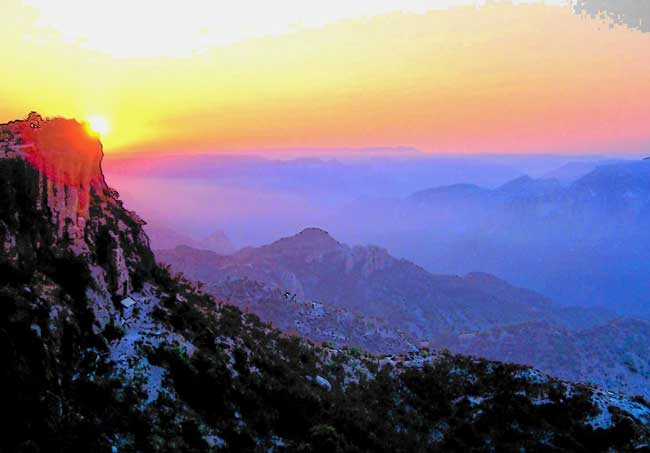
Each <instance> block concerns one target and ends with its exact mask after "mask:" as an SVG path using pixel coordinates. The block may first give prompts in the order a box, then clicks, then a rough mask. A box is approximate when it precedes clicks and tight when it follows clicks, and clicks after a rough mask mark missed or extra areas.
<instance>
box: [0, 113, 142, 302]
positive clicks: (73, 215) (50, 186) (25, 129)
mask: <svg viewBox="0 0 650 453" xmlns="http://www.w3.org/2000/svg"><path fill="white" fill-rule="evenodd" d="M102 157H103V152H102V146H101V143H100V142H99V139H98V138H97V137H96V136H93V135H92V133H90V132H89V131H88V129H87V128H86V127H85V126H84V125H83V124H81V123H79V122H77V121H74V120H67V119H62V118H55V119H47V120H45V119H43V118H42V117H41V116H40V115H38V114H37V113H31V114H30V115H29V116H28V117H27V119H26V120H22V121H13V122H11V123H7V124H2V125H0V170H1V171H2V176H3V178H2V180H1V181H0V188H1V190H2V192H1V194H2V201H0V203H1V206H0V240H1V241H2V249H3V251H4V255H5V256H3V259H4V261H11V262H13V263H15V264H17V265H18V266H19V267H21V266H22V267H25V266H24V265H25V264H28V263H34V262H35V260H37V258H38V257H39V256H42V255H44V254H50V253H52V252H53V253H54V255H56V256H58V257H61V256H64V255H65V256H68V255H70V256H74V257H77V258H79V259H87V260H88V262H90V263H91V271H92V276H93V278H94V279H95V280H97V281H96V283H97V287H98V288H100V289H102V290H103V291H105V292H106V291H107V292H110V293H112V294H115V295H126V294H128V293H130V292H131V291H133V290H134V289H137V287H138V286H139V285H140V282H139V281H138V280H141V276H138V275H137V274H138V272H139V271H140V268H141V267H142V261H143V258H144V259H145V261H148V262H149V264H148V265H149V266H150V263H152V257H151V254H150V252H149V249H148V240H147V238H146V236H145V235H144V233H143V231H142V225H143V224H144V222H142V221H141V220H140V219H139V218H138V217H137V216H136V215H135V214H133V213H131V212H128V211H126V210H125V209H123V207H122V204H121V202H120V201H119V199H118V194H117V192H116V191H115V190H113V189H111V188H109V187H108V186H107V184H106V182H105V181H104V177H103V174H102V170H101V160H102ZM37 220H44V222H38V221H37ZM44 226H45V227H44ZM16 230H18V231H20V232H21V233H23V234H21V238H20V240H19V238H17V237H16V235H15V234H14V233H13V232H14V231H16ZM1 262H2V261H0V263H1ZM32 267H33V266H32ZM24 271H25V272H26V273H28V274H29V273H30V272H33V269H30V268H29V266H27V268H25V269H24Z"/></svg>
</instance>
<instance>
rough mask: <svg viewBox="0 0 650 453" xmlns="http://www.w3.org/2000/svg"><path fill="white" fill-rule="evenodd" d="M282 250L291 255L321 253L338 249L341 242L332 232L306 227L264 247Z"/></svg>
mask: <svg viewBox="0 0 650 453" xmlns="http://www.w3.org/2000/svg"><path fill="white" fill-rule="evenodd" d="M267 247H268V248H269V249H270V250H273V251H281V252H282V253H284V254H286V253H289V254H291V255H305V254H306V255H308V256H311V255H313V254H316V255H320V254H323V253H327V252H329V251H333V250H336V249H338V248H340V247H342V246H341V244H340V243H339V242H338V241H337V240H336V239H334V238H333V237H332V236H330V234H329V233H328V232H327V231H325V230H321V229H320V228H305V229H304V230H302V231H301V232H300V233H298V234H296V235H294V236H289V237H285V238H282V239H280V240H277V241H275V242H274V243H272V244H270V245H268V246H265V247H263V248H267Z"/></svg>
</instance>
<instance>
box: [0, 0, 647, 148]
mask: <svg viewBox="0 0 650 453" xmlns="http://www.w3.org/2000/svg"><path fill="white" fill-rule="evenodd" d="M483 3H484V2H482V4H480V5H476V4H475V2H473V1H470V0H446V1H435V0H415V1H409V2H406V1H404V2H399V1H390V0H356V1H354V2H351V1H343V0H335V1H328V2H309V1H304V0H302V1H298V0H277V1H274V2H269V1H252V0H248V1H238V2H215V1H212V0H184V1H182V2H181V1H171V0H170V1H161V0H158V1H149V0H141V1H134V0H128V1H127V0H114V1H112V2H105V1H102V0H61V1H56V2H52V1H51V0H23V1H21V0H3V1H2V2H1V3H0V17H2V18H3V20H2V27H0V37H1V39H2V44H1V45H0V122H5V121H9V120H12V119H15V118H23V117H25V116H26V114H27V113H28V112H29V111H30V110H37V111H39V112H40V113H42V114H43V115H47V116H65V117H76V118H80V119H90V118H92V119H93V121H95V123H96V124H100V123H101V124H102V126H101V127H102V128H103V130H104V131H105V132H104V134H103V142H104V144H105V149H106V151H107V152H109V153H119V152H142V151H152V152H159V151H183V152H198V151H201V152H204V151H241V152H244V151H249V150H264V149H273V148H301V147H304V148H314V147H375V146H382V147H384V146H413V147H417V148H418V149H421V150H423V151H427V152H490V153H494V152H509V153H512V152H522V153H525V152H570V153H579V152H585V153H594V152H608V153H615V152H626V153H629V152H642V151H646V150H648V149H650V127H649V125H650V102H648V99H650V77H648V75H649V74H650V58H648V55H650V33H643V32H641V31H638V30H636V29H630V28H627V27H625V26H618V25H610V24H608V23H606V22H604V21H603V20H602V19H592V18H591V17H588V16H586V15H577V14H574V12H573V11H572V9H571V8H570V7H568V6H567V5H564V4H563V3H564V2H562V1H546V2H535V1H519V2H516V4H512V3H496V4H495V3H494V2H488V4H483Z"/></svg>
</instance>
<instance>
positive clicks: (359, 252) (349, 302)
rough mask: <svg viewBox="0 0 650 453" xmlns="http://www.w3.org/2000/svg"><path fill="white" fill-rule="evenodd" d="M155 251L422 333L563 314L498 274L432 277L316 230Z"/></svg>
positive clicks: (192, 266)
mask: <svg viewBox="0 0 650 453" xmlns="http://www.w3.org/2000/svg"><path fill="white" fill-rule="evenodd" d="M156 256H157V257H158V259H159V260H161V261H163V262H166V263H169V264H171V265H172V267H173V268H174V269H175V270H177V271H181V272H183V273H184V274H185V275H186V276H188V277H190V278H193V279H197V280H201V281H203V282H205V283H206V284H208V285H211V284H214V283H217V282H220V281H222V280H224V279H227V278H228V277H231V276H236V277H239V278H247V279H250V280H253V281H257V282H260V283H263V284H264V285H267V286H270V287H272V288H280V289H284V290H286V291H289V292H291V293H294V294H296V295H297V297H298V298H299V299H301V300H310V301H316V302H321V303H324V304H326V305H329V306H332V307H336V308H341V309H345V310H350V311H353V312H355V313H359V314H361V315H363V316H370V317H377V318H380V319H386V320H390V324H391V325H392V326H394V327H397V328H399V329H400V330H402V331H404V332H405V333H407V334H408V335H409V336H411V337H415V338H434V337H438V336H446V335H450V334H454V333H462V332H464V331H475V330H487V329H490V328H492V327H496V326H500V325H506V324H514V323H520V322H526V321H533V320H535V321H536V320H540V319H545V320H558V319H560V317H561V316H560V314H559V307H556V306H555V305H554V304H552V303H551V302H550V301H549V300H548V299H546V298H545V297H543V296H541V295H539V294H536V293H534V292H532V291H528V290H524V289H520V288H515V287H512V286H510V285H508V284H507V283H506V282H504V281H502V280H499V279H498V278H496V277H494V276H490V275H486V274H480V273H473V274H468V275H467V276H465V277H460V276H448V275H434V274H430V273H429V272H427V271H425V270H424V269H422V268H421V267H419V266H417V265H415V264H413V263H411V262H409V261H406V260H400V259H396V258H394V257H392V256H391V255H390V254H389V253H388V252H387V251H386V250H385V249H382V248H379V247H375V246H367V247H362V246H355V247H350V246H347V245H345V244H342V243H340V242H338V241H336V240H335V239H334V238H332V237H331V236H330V235H329V234H328V233H327V232H325V231H323V230H320V229H317V228H308V229H305V230H303V231H302V232H300V233H298V234H297V235H295V236H291V237H287V238H283V239H280V240H278V241H276V242H274V243H272V244H269V245H266V246H262V247H257V248H253V247H249V248H245V249H242V250H240V251H239V252H237V253H235V254H233V255H231V256H219V255H217V254H213V253H210V252H205V251H203V252H202V251H197V250H193V249H191V248H188V247H178V248H176V249H174V250H158V251H156Z"/></svg>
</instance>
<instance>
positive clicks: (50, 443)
mask: <svg viewBox="0 0 650 453" xmlns="http://www.w3.org/2000/svg"><path fill="white" fill-rule="evenodd" d="M101 158H102V151H101V144H100V143H99V141H98V140H97V138H96V137H92V136H90V135H89V134H88V132H87V128H86V127H84V125H83V124H80V123H78V122H76V121H72V120H63V119H52V120H48V119H43V118H41V117H38V116H37V115H35V114H34V115H30V117H29V118H28V119H27V120H24V121H16V122H12V123H8V124H3V125H0V194H2V196H0V242H1V243H2V248H1V250H2V254H1V255H0V268H1V270H2V272H0V338H2V342H0V360H1V363H2V367H0V398H1V399H2V402H3V408H4V409H5V412H6V413H7V414H9V415H10V416H9V417H7V420H6V421H5V422H4V430H3V435H2V437H1V438H0V449H1V450H2V451H55V452H58V451H61V452H62V451H93V450H97V451H119V452H135V451H170V450H173V451H217V450H229V451H268V450H273V451H276V450H287V451H391V452H392V451H424V450H435V449H442V450H446V451H467V450H485V449H497V450H512V449H521V448H537V449H545V448H556V449H565V450H585V451H594V450H606V449H619V450H620V449H633V448H636V447H640V446H642V445H643V443H644V442H645V439H647V436H649V435H650V431H649V429H648V422H650V407H649V406H648V405H647V403H645V402H644V401H642V400H639V399H637V400H634V401H633V400H630V399H627V398H625V397H623V396H621V395H618V394H612V393H608V392H605V391H603V390H600V389H597V388H593V387H589V386H585V385H579V384H571V383H567V382H563V381H559V380H557V379H554V378H551V377H549V376H546V375H544V374H542V373H540V372H537V371H535V370H532V369H530V368H527V367H522V366H517V365H507V364H500V363H497V362H489V361H485V360H478V359H471V358H467V357H462V356H454V355H451V354H448V353H432V354H431V353H427V352H426V351H419V352H415V353H412V354H407V355H399V356H395V357H385V358H381V357H378V356H373V355H369V354H367V353H364V352H363V351H356V350H347V349H341V348H335V347H331V346H324V347H321V346H315V345H313V344H311V343H309V342H307V341H305V340H303V339H300V338H299V337H296V336H295V335H287V334H283V333H281V332H279V331H277V330H274V329H272V328H271V327H270V326H269V325H267V324H264V323H262V322H260V320H259V319H258V318H257V317H256V316H254V315H249V314H244V313H242V312H241V311H240V310H238V309H237V308H235V307H233V306H230V305H227V304H223V303H219V302H217V301H215V299H213V298H211V297H209V296H207V295H205V294H204V293H202V292H201V291H200V290H199V289H198V288H197V287H196V286H194V285H193V284H191V283H190V282H188V281H184V280H182V279H178V278H174V277H172V276H171V275H170V274H169V273H168V272H167V271H166V269H165V268H164V267H160V266H158V265H157V264H156V263H155V262H154V260H153V255H152V252H151V250H150V249H149V246H148V239H147V237H146V235H145V234H144V233H143V223H144V222H143V221H142V220H140V219H139V218H138V217H137V216H136V215H135V214H133V213H131V212H129V211H127V210H126V209H125V208H124V207H123V206H122V203H121V202H120V200H119V196H118V194H117V192H116V191H115V190H113V189H111V188H109V187H108V186H107V185H106V183H105V182H104V179H103V175H102V172H101V167H100V162H101ZM314 233H315V232H309V233H307V235H308V236H309V237H311V235H312V234H314ZM316 236H317V237H318V238H320V239H318V240H317V242H318V247H317V248H316V250H314V249H311V248H309V247H307V246H306V245H305V244H302V245H300V246H299V247H298V248H302V250H300V251H292V252H288V253H289V256H291V257H293V258H295V259H299V257H305V256H307V257H308V259H310V260H313V261H314V262H316V263H318V262H320V261H322V259H323V256H324V255H323V254H322V253H323V251H325V250H330V249H331V248H336V247H338V246H337V245H335V244H333V243H332V241H331V240H330V239H328V238H326V237H323V235H322V234H321V233H318V234H316ZM308 242H311V241H308ZM204 253H205V252H204ZM248 253H251V252H248ZM373 253H374V252H373ZM379 255H380V256H384V259H378V260H375V259H371V260H368V259H364V260H362V261H363V262H364V263H366V262H372V264H371V265H369V267H367V268H365V269H364V266H361V268H360V269H359V270H357V271H355V272H370V273H373V272H376V271H377V270H380V269H383V268H385V266H386V264H387V263H389V262H390V259H389V258H386V255H385V254H381V253H380V254H379ZM354 263H355V262H354V261H353V264H354ZM357 264H358V263H357ZM355 266H356V264H355ZM355 266H353V268H355Z"/></svg>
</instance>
